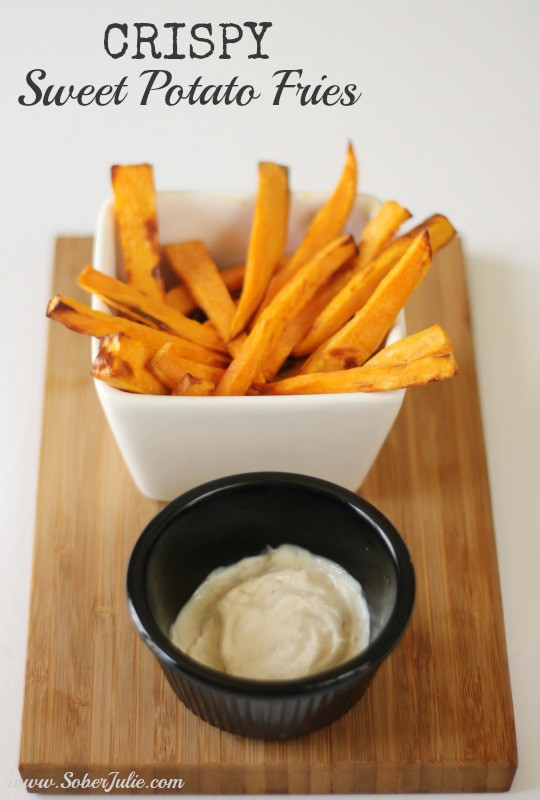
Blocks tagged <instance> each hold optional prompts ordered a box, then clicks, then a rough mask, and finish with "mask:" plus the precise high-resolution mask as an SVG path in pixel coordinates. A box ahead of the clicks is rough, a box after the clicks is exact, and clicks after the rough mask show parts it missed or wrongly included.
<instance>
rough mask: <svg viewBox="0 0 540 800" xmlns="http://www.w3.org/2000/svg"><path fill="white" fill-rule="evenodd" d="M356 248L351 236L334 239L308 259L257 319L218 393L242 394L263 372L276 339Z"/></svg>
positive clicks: (228, 369) (218, 387) (219, 386)
mask: <svg viewBox="0 0 540 800" xmlns="http://www.w3.org/2000/svg"><path fill="white" fill-rule="evenodd" d="M355 252H356V247H355V244H354V241H353V240H352V237H350V236H342V237H341V238H339V239H336V240H334V241H333V242H331V243H330V244H329V245H327V246H326V247H325V248H323V249H322V250H321V251H320V252H319V253H317V255H316V256H315V257H314V258H312V259H311V261H308V263H307V264H305V265H304V266H303V267H302V268H301V269H300V270H299V271H298V272H297V273H296V274H295V275H294V277H293V278H291V280H290V281H289V282H288V283H287V284H286V286H284V287H283V289H281V291H280V292H279V293H278V294H277V295H276V296H275V297H274V299H273V300H272V302H271V303H270V305H269V306H268V307H267V308H266V309H265V310H264V311H263V312H262V314H261V316H260V317H259V318H258V319H257V320H256V322H255V324H254V325H253V328H252V329H251V331H250V333H249V334H248V336H247V338H246V340H245V342H244V344H243V345H242V348H241V349H240V351H239V353H238V355H237V356H235V358H234V359H233V361H232V362H231V364H230V365H229V367H228V368H227V370H226V372H225V374H224V376H223V378H222V379H221V381H220V382H219V384H218V386H217V388H216V394H218V395H238V394H240V395H242V394H245V393H246V392H247V390H248V389H249V386H250V385H251V383H252V381H253V380H254V379H255V377H258V376H259V375H260V373H261V370H262V367H263V363H264V357H265V353H266V352H267V349H268V348H270V347H271V346H272V343H273V341H274V340H275V339H276V337H278V336H279V334H280V333H281V331H282V330H283V329H284V328H286V327H287V326H288V325H289V324H290V322H291V320H292V319H294V317H295V316H296V315H297V314H298V313H299V312H300V311H301V309H302V308H303V307H304V306H305V305H306V303H308V302H309V300H310V299H311V298H312V297H313V295H314V294H315V292H316V291H317V289H318V288H319V287H320V286H322V285H323V284H324V283H325V282H326V281H327V280H328V278H329V277H330V275H331V274H332V273H333V272H335V271H336V270H337V269H338V268H339V267H340V266H341V265H342V264H344V263H345V261H347V260H348V259H349V258H351V256H352V255H354V253H355Z"/></svg>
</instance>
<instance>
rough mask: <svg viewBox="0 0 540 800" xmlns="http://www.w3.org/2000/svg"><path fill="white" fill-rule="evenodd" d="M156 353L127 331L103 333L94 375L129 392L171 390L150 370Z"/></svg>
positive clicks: (93, 370) (151, 392)
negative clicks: (126, 332) (149, 367)
mask: <svg viewBox="0 0 540 800" xmlns="http://www.w3.org/2000/svg"><path fill="white" fill-rule="evenodd" d="M153 353H154V350H153V348H151V347H148V346H147V345H145V344H143V343H142V342H139V341H137V340H136V339H131V338H130V337H129V336H126V335H125V333H113V334H110V335H108V336H103V337H102V338H101V339H100V342H99V350H98V354H97V356H96V358H95V359H94V363H93V364H92V376H93V377H94V378H99V379H100V380H102V381H105V383H108V384H110V385H111V386H114V387H115V388H116V389H123V390H124V391H126V392H135V393H136V394H168V393H169V392H168V389H167V388H166V387H165V386H164V385H163V384H162V383H161V381H160V380H159V379H158V378H156V376H155V375H154V374H153V373H152V372H150V371H149V370H148V362H149V361H150V359H151V358H152V355H153Z"/></svg>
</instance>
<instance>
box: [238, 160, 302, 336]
mask: <svg viewBox="0 0 540 800" xmlns="http://www.w3.org/2000/svg"><path fill="white" fill-rule="evenodd" d="M288 225H289V171H288V169H287V167H283V166H281V165H280V164H273V163H271V162H269V161H263V162H261V163H260V164H259V187H258V191H257V200H256V203H255V213H254V217H253V224H252V227H251V236H250V240H249V247H248V254H247V261H246V273H245V276H244V286H243V288H242V294H241V296H240V300H239V302H238V306H237V308H236V313H235V315H234V318H233V320H232V323H231V326H230V331H229V337H228V338H229V339H234V338H235V337H236V336H238V334H239V333H241V332H242V331H243V330H244V328H245V327H246V325H247V323H248V322H249V320H250V319H251V317H252V316H253V314H254V313H255V311H256V310H257V308H258V306H259V303H260V302H261V300H262V298H263V297H264V293H265V292H266V290H267V288H268V284H269V282H270V278H271V277H272V273H273V272H274V271H275V268H276V265H277V264H278V263H279V260H280V258H281V257H282V256H283V250H284V249H285V244H286V242H287V232H288Z"/></svg>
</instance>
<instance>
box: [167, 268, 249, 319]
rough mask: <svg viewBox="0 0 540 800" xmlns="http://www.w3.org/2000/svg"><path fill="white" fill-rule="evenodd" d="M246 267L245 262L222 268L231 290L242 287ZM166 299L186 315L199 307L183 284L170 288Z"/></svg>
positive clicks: (226, 282)
mask: <svg viewBox="0 0 540 800" xmlns="http://www.w3.org/2000/svg"><path fill="white" fill-rule="evenodd" d="M245 269H246V268H245V266H244V264H236V265H235V266H233V267H225V268H224V269H220V271H219V274H220V275H221V277H222V278H223V283H224V284H225V286H226V287H227V289H228V290H229V292H235V291H237V289H241V288H242V283H243V282H244V272H245ZM165 301H166V302H167V304H168V305H170V306H171V307H172V308H176V309H177V310H178V311H181V312H182V314H186V315H187V314H191V312H192V311H195V309H196V308H198V306H197V303H196V301H195V300H194V299H193V297H192V296H191V294H190V293H189V291H188V290H187V289H186V287H185V286H182V285H181V284H180V285H178V286H173V288H172V289H169V291H168V292H167V294H166V295H165Z"/></svg>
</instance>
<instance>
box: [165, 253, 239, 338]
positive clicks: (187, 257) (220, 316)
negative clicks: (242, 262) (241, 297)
mask: <svg viewBox="0 0 540 800" xmlns="http://www.w3.org/2000/svg"><path fill="white" fill-rule="evenodd" d="M164 251H165V255H166V257H167V261H168V263H169V264H170V266H171V268H172V270H173V271H174V273H175V274H176V275H177V276H178V277H179V278H180V280H181V281H182V282H183V283H184V285H185V286H186V288H187V290H188V292H189V293H190V294H191V295H192V296H193V298H194V299H195V301H196V303H197V304H198V305H199V306H200V308H202V310H203V311H204V313H205V314H206V316H207V317H208V319H210V320H212V322H213V323H214V325H215V326H216V329H217V331H218V333H219V334H220V336H221V337H222V338H223V340H224V341H227V340H228V337H229V329H230V327H231V322H232V320H233V318H234V315H235V313H236V305H235V303H234V300H233V299H232V297H231V295H230V294H229V290H228V289H227V287H226V285H225V282H224V280H223V278H222V276H221V274H220V272H219V270H218V268H217V267H216V265H215V263H214V261H213V260H212V259H211V258H210V254H209V253H208V250H207V249H206V245H205V244H204V242H199V241H193V242H180V243H179V244H169V245H165V248H164Z"/></svg>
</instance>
